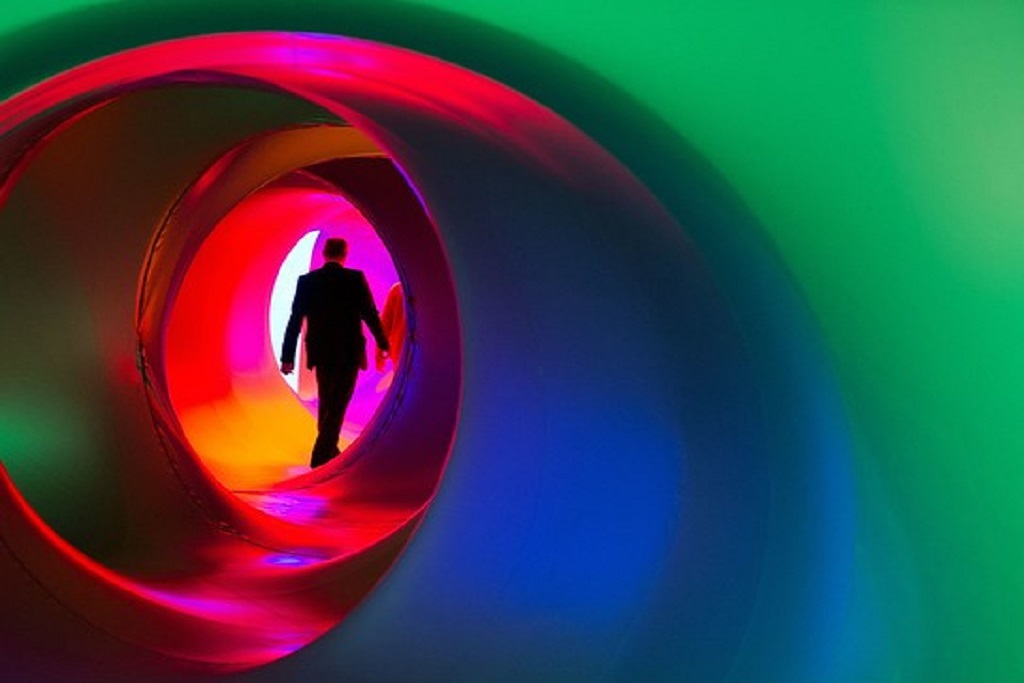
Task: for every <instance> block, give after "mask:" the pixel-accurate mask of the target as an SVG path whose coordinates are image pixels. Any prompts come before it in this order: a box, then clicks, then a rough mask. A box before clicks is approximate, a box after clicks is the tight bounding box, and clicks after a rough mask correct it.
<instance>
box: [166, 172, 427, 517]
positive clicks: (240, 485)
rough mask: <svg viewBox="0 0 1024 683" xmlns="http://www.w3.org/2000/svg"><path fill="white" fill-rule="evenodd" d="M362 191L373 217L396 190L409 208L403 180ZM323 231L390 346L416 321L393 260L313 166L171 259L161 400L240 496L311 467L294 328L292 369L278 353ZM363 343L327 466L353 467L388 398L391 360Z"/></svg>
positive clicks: (310, 426)
mask: <svg viewBox="0 0 1024 683" xmlns="http://www.w3.org/2000/svg"><path fill="white" fill-rule="evenodd" d="M359 159H360V161H359V162H357V163H356V165H357V166H363V167H367V166H369V167H378V168H388V167H393V162H392V161H391V160H390V159H387V158H386V157H384V156H383V155H382V154H380V155H379V156H374V157H359ZM354 161H355V160H354V159H352V158H349V161H348V163H347V164H345V163H342V166H346V165H351V164H352V163H353V162H354ZM382 177H383V176H382ZM367 188H368V189H369V190H370V191H369V192H364V193H362V194H360V195H359V198H358V199H357V201H359V202H361V203H362V204H364V205H369V206H370V208H369V210H370V211H371V212H372V213H373V215H374V216H376V217H377V219H378V220H381V219H382V218H383V220H385V221H388V220H389V217H388V216H387V208H386V207H387V206H394V205H395V204H396V203H398V200H397V198H396V196H395V193H396V192H402V191H403V190H405V191H406V193H407V196H406V200H407V202H408V204H409V205H412V204H413V201H409V200H414V197H413V196H412V195H411V193H409V192H408V190H406V189H405V188H404V187H402V186H398V185H388V186H383V187H382V186H381V185H380V184H367ZM408 222H409V221H408V220H407V219H403V220H402V221H401V223H402V225H403V226H404V225H406V224H408ZM426 222H427V220H426V218H425V216H424V217H422V218H421V223H424V224H425V223H426ZM406 229H411V228H406ZM331 237H340V238H343V239H345V240H346V241H347V242H348V244H349V255H348V258H347V260H346V266H347V267H349V268H353V269H356V270H359V271H360V272H362V273H364V275H365V276H366V279H367V282H368V284H369V286H370V291H371V293H372V295H373V298H374V302H375V305H376V306H377V308H378V309H379V310H380V312H381V318H382V320H383V321H384V323H385V330H386V331H388V332H389V341H390V342H391V345H392V346H393V347H394V348H395V349H397V350H399V351H400V350H401V349H402V347H403V346H404V344H403V342H404V340H405V338H406V337H409V336H411V333H414V328H412V327H410V326H409V325H408V323H407V322H406V321H409V320H411V321H412V323H413V325H414V324H415V317H414V315H413V311H411V307H410V306H409V305H408V303H407V299H406V297H405V295H404V289H405V288H404V287H403V286H402V284H401V282H400V276H399V270H398V266H397V265H396V263H395V262H394V260H393V259H392V257H391V254H390V252H389V251H388V248H387V246H386V245H385V244H384V242H383V241H382V239H381V236H380V234H379V229H378V228H377V227H375V226H374V224H373V223H372V222H371V221H370V220H369V219H368V218H367V217H366V216H365V215H364V213H363V212H361V211H360V209H359V208H358V207H357V206H356V205H355V204H354V203H353V201H351V200H350V199H349V198H347V197H346V195H345V193H344V191H343V189H342V188H340V187H339V186H337V185H335V184H333V183H331V182H329V181H328V180H327V179H325V178H324V177H323V176H322V175H318V174H317V173H316V172H315V170H314V169H301V170H299V171H294V172H291V173H288V174H286V175H284V176H282V177H280V178H278V179H277V180H274V181H272V182H270V183H269V184H267V185H265V186H263V187H261V188H259V189H258V190H256V191H254V192H252V193H251V194H249V195H248V196H247V197H245V198H244V199H243V200H242V201H240V202H239V203H238V204H237V205H236V206H235V207H234V208H232V209H231V210H230V211H229V212H228V213H227V214H226V215H225V216H224V217H223V218H221V219H220V220H219V221H217V223H216V225H215V226H214V228H213V229H212V230H211V232H210V233H209V235H208V236H207V237H206V239H205V240H204V241H203V243H202V245H201V246H200V248H199V250H198V251H197V252H196V253H195V254H194V256H193V257H192V258H191V260H190V261H189V262H188V263H187V264H186V265H182V266H180V267H183V268H185V271H186V272H185V276H184V279H183V281H182V284H181V288H180V290H179V291H178V293H177V295H176V296H175V301H174V303H173V306H172V307H171V310H170V319H169V320H168V321H167V326H166V331H165V333H164V336H165V346H164V349H165V350H164V359H163V363H164V373H165V374H166V377H167V389H168V392H169V398H170V402H171V404H172V405H173V407H174V411H175V414H176V415H177V417H178V420H179V421H180V423H181V428H182V430H183V432H184V433H185V435H186V437H187V439H188V442H189V444H190V446H191V447H192V449H193V451H194V452H195V454H196V456H197V457H198V458H199V459H200V460H201V461H202V462H203V464H204V465H205V466H206V467H207V468H208V469H209V470H210V471H211V473H212V474H213V475H214V476H215V477H216V478H217V479H218V480H219V481H220V482H221V483H223V484H224V485H225V486H226V487H227V488H229V489H231V490H232V491H235V492H236V493H243V494H244V496H252V495H253V494H256V493H258V492H259V491H261V490H265V489H267V488H270V487H272V486H274V485H278V484H281V483H282V482H284V481H286V480H288V479H290V478H292V477H295V476H298V475H302V474H306V473H308V472H309V470H310V468H309V460H310V456H309V454H310V448H311V446H312V444H313V441H314V439H315V437H316V415H317V407H318V403H317V388H316V379H315V376H314V374H313V372H312V370H310V369H309V368H308V367H306V363H305V357H304V348H303V344H302V339H303V336H304V335H303V334H301V333H300V338H299V344H298V353H299V355H298V357H297V363H296V372H295V373H294V374H290V375H284V374H282V373H281V372H280V367H279V365H280V362H279V359H280V358H281V351H282V346H283V339H284V330H285V326H286V323H287V322H288V318H289V315H290V312H291V303H292V299H293V297H294V293H295V285H296V281H297V279H298V277H299V276H300V275H304V274H305V273H307V272H309V271H311V270H313V269H317V268H320V267H321V266H322V265H323V257H322V248H323V245H324V243H325V241H326V240H327V239H328V238H331ZM157 244H159V242H157ZM410 331H411V332H410ZM370 341H371V346H370V349H369V350H368V351H367V354H366V355H367V358H366V363H365V365H366V367H365V368H364V369H363V371H362V372H360V373H359V378H358V380H357V383H356V388H355V392H354V394H353V396H352V400H351V401H350V402H349V404H348V409H347V411H346V413H345V421H344V424H343V428H342V432H341V439H340V442H339V446H340V448H341V450H342V453H341V455H340V456H339V458H337V459H336V460H335V461H332V463H331V469H332V470H334V469H338V468H339V467H341V468H343V467H347V466H349V465H351V464H352V463H353V462H354V458H355V457H358V455H359V449H357V448H352V449H350V448H349V447H350V446H353V445H354V442H356V441H357V440H358V437H359V436H361V435H362V434H363V432H364V431H365V430H367V429H372V425H371V422H372V421H373V420H374V418H375V416H377V414H378V413H381V412H382V411H383V412H386V411H387V409H388V402H389V401H390V400H392V394H391V393H390V392H389V390H390V388H391V386H392V384H393V383H394V380H395V375H396V373H397V372H398V370H399V368H400V367H401V366H400V360H401V355H400V354H396V355H395V356H394V357H393V358H383V357H379V356H377V355H376V354H375V353H374V352H373V351H374V347H373V346H372V338H371V340H370ZM403 381H404V379H403ZM244 496H243V497H244Z"/></svg>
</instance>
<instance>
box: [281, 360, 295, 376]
mask: <svg viewBox="0 0 1024 683" xmlns="http://www.w3.org/2000/svg"><path fill="white" fill-rule="evenodd" d="M294 369H295V363H281V374H282V375H290V374H292V371H293V370H294Z"/></svg>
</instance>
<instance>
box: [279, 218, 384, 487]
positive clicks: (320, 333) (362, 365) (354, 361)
mask: <svg viewBox="0 0 1024 683" xmlns="http://www.w3.org/2000/svg"><path fill="white" fill-rule="evenodd" d="M323 255H324V259H325V261H326V263H324V265H323V267H321V268H318V269H317V270H314V271H312V272H309V273H307V274H305V275H303V276H301V277H300V278H299V281H298V284H297V285H296V287H295V299H294V301H292V314H291V317H290V318H288V327H287V329H286V330H285V333H284V346H283V347H282V349H281V372H283V373H284V374H286V375H287V374H289V373H291V372H292V371H293V370H294V369H295V347H296V345H297V344H298V339H299V330H300V329H301V327H302V320H303V318H305V320H306V366H307V367H308V368H309V369H311V370H314V371H315V373H316V385H317V396H318V398H319V402H320V405H319V410H318V412H317V431H318V433H317V438H316V443H315V444H314V445H313V456H312V459H311V461H310V465H311V466H312V467H319V466H320V465H323V464H324V463H326V462H328V461H329V460H331V459H332V458H334V457H335V456H336V455H338V452H339V451H338V436H339V434H340V433H341V423H342V421H343V420H344V418H345V409H346V408H347V407H348V402H349V400H351V398H352V392H353V391H354V390H355V386H356V378H357V377H358V376H359V370H360V369H364V370H365V369H366V338H365V337H364V336H363V325H362V323H363V322H365V323H366V326H367V327H369V328H370V331H371V332H372V333H373V337H374V339H376V341H377V348H378V349H379V350H380V351H382V352H383V353H385V354H386V353H387V352H388V340H387V337H386V336H385V335H384V330H383V328H382V327H381V324H380V317H379V316H378V315H377V306H376V305H375V304H374V302H373V295H372V294H370V287H369V285H367V283H366V276H364V275H363V273H362V271H359V270H351V269H349V268H345V267H344V266H343V264H344V262H345V257H346V256H347V255H348V243H346V242H345V240H343V239H340V238H331V239H328V240H327V242H326V243H325V244H324V251H323Z"/></svg>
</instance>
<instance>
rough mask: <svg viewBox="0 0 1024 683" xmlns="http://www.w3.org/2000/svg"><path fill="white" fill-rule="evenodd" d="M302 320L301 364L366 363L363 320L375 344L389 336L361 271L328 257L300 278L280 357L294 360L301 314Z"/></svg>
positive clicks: (385, 344) (362, 365) (384, 344)
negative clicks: (303, 359) (303, 351)
mask: <svg viewBox="0 0 1024 683" xmlns="http://www.w3.org/2000/svg"><path fill="white" fill-rule="evenodd" d="M303 319H305V320H306V365H307V367H309V368H310V369H312V368H314V367H318V366H334V367H360V368H365V367H366V337H364V336H363V326H362V323H363V322H365V323H366V325H367V327H369V328H370V332H372V333H373V336H374V339H376V341H377V346H379V347H381V348H383V349H387V348H388V341H387V338H386V337H385V336H384V330H383V328H382V327H381V324H380V317H379V316H378V314H377V306H376V305H375V304H374V302H373V295H372V294H370V287H369V285H368V284H367V283H366V276H365V275H363V273H362V271H359V270H351V269H349V268H344V267H342V266H341V264H339V263H334V262H332V261H328V262H327V263H325V264H324V265H323V267H322V268H319V269H317V270H314V271H312V272H309V273H307V274H305V275H303V276H301V277H300V278H299V281H298V284H297V285H296V287H295V299H294V300H293V301H292V314H291V317H289V318H288V327H287V328H286V329H285V333H284V346H283V348H282V349H281V362H283V363H294V362H295V347H296V345H297V343H298V339H299V330H300V329H301V328H302V320H303Z"/></svg>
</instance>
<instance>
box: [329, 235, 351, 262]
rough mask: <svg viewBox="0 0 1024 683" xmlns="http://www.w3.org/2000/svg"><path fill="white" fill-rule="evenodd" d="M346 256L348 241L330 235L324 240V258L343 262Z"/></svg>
mask: <svg viewBox="0 0 1024 683" xmlns="http://www.w3.org/2000/svg"><path fill="white" fill-rule="evenodd" d="M346 256H348V242H346V241H345V240H343V239H341V238H340V237H330V238H328V239H327V241H326V242H324V260H325V261H336V262H338V263H343V262H344V261H345V257H346Z"/></svg>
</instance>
